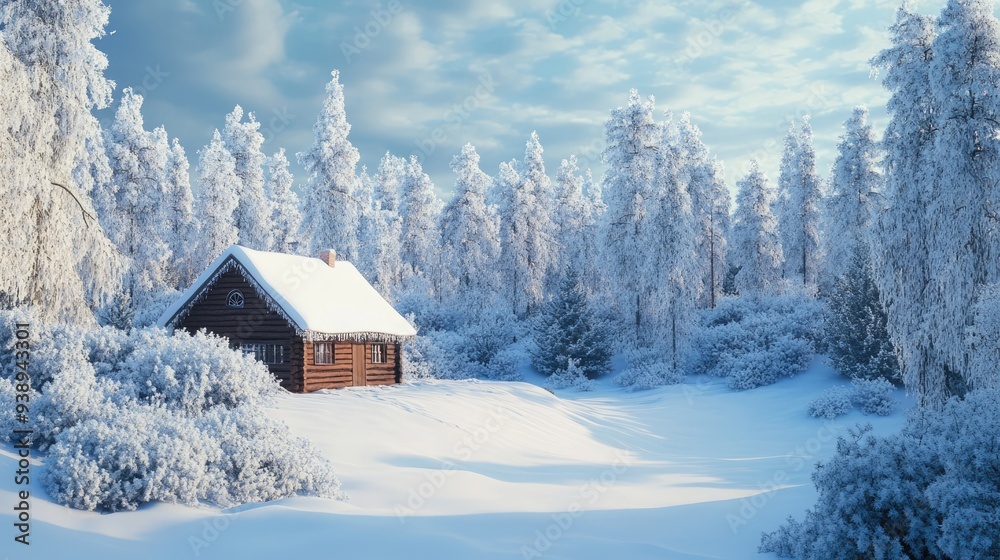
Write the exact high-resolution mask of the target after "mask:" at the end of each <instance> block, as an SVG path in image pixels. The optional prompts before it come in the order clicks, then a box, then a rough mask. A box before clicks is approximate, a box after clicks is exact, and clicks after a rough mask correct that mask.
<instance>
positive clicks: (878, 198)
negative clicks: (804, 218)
mask: <svg viewBox="0 0 1000 560" xmlns="http://www.w3.org/2000/svg"><path fill="white" fill-rule="evenodd" d="M876 142H877V139H876V137H875V131H874V130H873V129H872V126H871V124H870V123H869V122H868V109H867V108H865V107H856V108H855V109H854V111H853V112H852V113H851V116H850V118H848V119H847V120H846V121H844V134H843V135H842V136H841V137H840V142H839V143H838V145H837V159H836V161H835V162H834V164H833V178H832V179H831V182H830V187H831V190H830V195H829V196H828V197H827V199H826V208H827V212H826V217H825V229H826V231H827V232H828V235H826V236H825V239H824V245H825V247H826V267H827V270H828V271H829V273H828V274H827V278H828V279H830V280H831V281H833V280H836V279H837V278H840V277H842V276H844V275H845V274H847V273H848V271H849V269H850V268H851V263H852V262H853V261H854V258H855V256H856V254H857V251H858V249H861V250H863V251H865V252H867V251H868V247H869V246H870V243H869V238H870V235H871V229H872V223H873V221H874V218H875V214H876V212H877V211H879V210H880V209H881V207H882V185H883V177H882V173H881V172H880V171H879V160H880V159H881V155H880V151H879V148H878V145H877V143H876Z"/></svg>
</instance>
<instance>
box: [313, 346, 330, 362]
mask: <svg viewBox="0 0 1000 560" xmlns="http://www.w3.org/2000/svg"><path fill="white" fill-rule="evenodd" d="M332 363H333V343H332V342H316V343H314V344H313V364H315V365H329V364H332Z"/></svg>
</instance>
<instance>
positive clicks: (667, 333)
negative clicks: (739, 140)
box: [641, 114, 703, 372]
mask: <svg viewBox="0 0 1000 560" xmlns="http://www.w3.org/2000/svg"><path fill="white" fill-rule="evenodd" d="M685 163H686V162H685V160H684V158H683V155H682V148H681V145H680V131H679V129H678V127H677V125H676V124H675V123H674V122H673V121H672V119H671V118H670V115H669V114H668V115H667V119H666V122H664V123H663V124H661V125H660V139H659V149H658V150H656V158H655V169H656V176H655V178H654V185H653V190H652V193H651V198H650V201H649V202H650V204H649V205H648V211H649V227H648V228H647V229H646V232H645V233H646V235H645V241H646V247H647V249H646V251H647V254H648V259H647V261H646V268H645V270H643V271H642V272H641V274H642V275H643V277H644V281H646V282H649V285H648V288H647V289H648V290H649V293H650V295H651V297H650V298H649V303H650V309H649V311H648V313H649V314H650V316H651V318H652V321H651V323H652V325H655V330H654V331H653V332H650V333H648V334H647V335H646V336H645V339H646V340H656V341H660V345H661V346H662V348H663V351H664V353H665V356H664V358H663V362H664V363H666V364H668V365H669V366H670V367H671V368H672V369H673V370H674V371H675V372H676V371H679V369H680V366H681V364H682V362H683V360H684V359H685V357H686V355H687V351H688V348H689V342H688V338H689V335H690V332H691V328H692V327H693V325H694V322H695V312H696V310H697V305H698V298H699V297H700V296H701V293H702V289H703V284H702V282H703V278H702V272H703V271H702V269H701V266H700V263H699V259H698V254H697V252H696V248H697V245H696V236H695V215H694V213H693V211H692V208H691V196H690V194H689V193H688V188H687V185H686V184H685V180H686V179H687V173H686V170H685V169H684V164H685Z"/></svg>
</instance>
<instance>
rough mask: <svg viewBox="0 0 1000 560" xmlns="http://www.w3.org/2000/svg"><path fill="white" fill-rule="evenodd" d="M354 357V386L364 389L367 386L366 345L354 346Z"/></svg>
mask: <svg viewBox="0 0 1000 560" xmlns="http://www.w3.org/2000/svg"><path fill="white" fill-rule="evenodd" d="M353 346H354V348H353V356H352V358H353V359H352V360H351V361H352V362H353V365H354V386H355V387H363V386H365V385H367V384H368V383H367V380H366V379H365V358H367V356H365V345H364V344H354V345H353Z"/></svg>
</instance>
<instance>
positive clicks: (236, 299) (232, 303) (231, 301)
mask: <svg viewBox="0 0 1000 560" xmlns="http://www.w3.org/2000/svg"><path fill="white" fill-rule="evenodd" d="M244 301H245V300H244V299H243V292H241V291H239V290H233V291H231V292H229V295H228V296H226V305H228V306H229V307H243V303H244Z"/></svg>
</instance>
